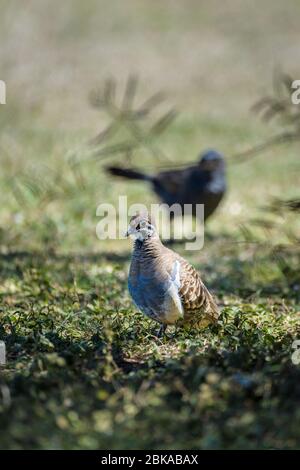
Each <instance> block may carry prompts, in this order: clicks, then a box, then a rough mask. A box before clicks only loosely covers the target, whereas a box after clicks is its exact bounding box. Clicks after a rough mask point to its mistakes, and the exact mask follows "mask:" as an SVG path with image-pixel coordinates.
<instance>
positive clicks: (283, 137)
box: [231, 71, 300, 163]
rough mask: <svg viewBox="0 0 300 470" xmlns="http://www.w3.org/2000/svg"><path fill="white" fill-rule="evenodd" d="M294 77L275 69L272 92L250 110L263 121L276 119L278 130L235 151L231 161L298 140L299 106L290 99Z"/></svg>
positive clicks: (236, 161) (299, 125) (241, 159)
mask: <svg viewBox="0 0 300 470" xmlns="http://www.w3.org/2000/svg"><path fill="white" fill-rule="evenodd" d="M293 82H294V79H293V78H292V77H291V76H290V75H288V74H286V73H282V72H281V71H275V73H274V77H273V87H272V89H273V93H272V94H271V95H267V96H263V97H262V98H260V99H259V100H257V101H256V102H255V103H254V105H253V106H252V108H251V109H252V111H253V112H254V113H256V114H258V115H259V116H261V118H262V120H263V121H264V122H270V121H272V120H274V119H276V118H277V119H278V122H279V125H280V128H281V130H280V132H278V133H277V134H275V135H274V136H273V137H271V138H270V139H268V140H266V141H265V142H262V143H261V144H258V145H255V146H253V147H251V148H249V149H247V150H246V151H244V152H240V153H237V154H236V155H234V156H233V157H232V159H231V161H233V162H235V163H238V162H243V161H245V160H247V159H248V158H250V157H253V156H254V155H256V154H258V153H261V152H263V151H264V150H267V149H268V148H270V147H274V146H276V145H280V144H284V143H289V142H294V141H298V140H300V106H299V105H295V104H294V103H293V101H292V93H293V86H292V85H293Z"/></svg>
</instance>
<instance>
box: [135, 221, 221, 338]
mask: <svg viewBox="0 0 300 470" xmlns="http://www.w3.org/2000/svg"><path fill="white" fill-rule="evenodd" d="M127 236H131V237H132V238H133V239H134V240H135V243H134V249H133V253H132V258H131V265H130V271H129V279H128V288H129V292H130V294H131V296H132V298H133V301H134V303H135V304H136V306H137V308H138V309H139V310H141V311H142V312H143V313H144V314H145V315H147V316H148V317H149V318H151V319H153V320H155V321H157V322H158V323H160V325H161V327H160V329H159V332H158V336H161V335H162V334H163V333H164V332H165V330H166V328H167V326H168V325H173V324H175V323H177V322H179V324H182V325H189V326H191V327H193V328H204V327H206V326H207V325H209V324H210V323H215V322H216V321H217V319H218V316H219V311H218V307H217V305H216V303H215V301H214V299H213V297H212V295H211V294H210V292H209V291H208V289H207V288H206V287H205V285H204V284H203V282H202V280H201V278H200V275H199V273H198V272H197V271H196V269H195V268H194V267H193V266H191V265H190V264H189V263H188V262H187V261H186V260H185V259H184V258H182V257H181V256H180V255H178V254H177V253H175V252H174V251H172V250H170V249H169V248H167V247H165V246H164V245H163V244H162V242H161V241H160V238H159V235H158V232H157V229H156V226H155V223H154V221H153V220H152V219H151V218H150V217H149V215H148V214H136V215H135V216H134V217H132V218H131V220H130V223H129V227H128V231H127Z"/></svg>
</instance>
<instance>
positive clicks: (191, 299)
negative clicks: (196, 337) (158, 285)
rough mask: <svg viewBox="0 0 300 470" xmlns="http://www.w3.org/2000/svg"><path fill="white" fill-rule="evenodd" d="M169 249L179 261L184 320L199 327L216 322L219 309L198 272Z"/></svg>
mask: <svg viewBox="0 0 300 470" xmlns="http://www.w3.org/2000/svg"><path fill="white" fill-rule="evenodd" d="M169 251H170V252H171V254H172V255H173V256H174V255H175V257H176V260H178V261H179V263H180V286H179V295H180V297H181V300H182V305H183V309H184V321H185V322H188V323H191V324H195V325H198V326H199V327H203V326H206V325H207V324H209V323H214V322H216V321H217V319H218V316H219V310H218V307H217V305H216V303H215V301H214V299H213V297H212V295H211V294H210V292H209V291H208V289H207V287H206V286H205V285H204V284H203V282H202V280H201V278H200V274H199V273H198V272H197V271H196V269H195V268H194V267H193V266H192V265H191V264H190V263H188V262H187V261H186V260H185V259H184V258H182V257H181V256H179V255H176V254H175V253H174V252H172V251H171V250H169Z"/></svg>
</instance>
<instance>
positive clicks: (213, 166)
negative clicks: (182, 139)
mask: <svg viewBox="0 0 300 470" xmlns="http://www.w3.org/2000/svg"><path fill="white" fill-rule="evenodd" d="M199 167H200V168H201V170H204V171H213V170H217V169H224V168H225V162H224V157H223V155H222V154H221V153H219V152H217V151H216V150H207V151H206V152H204V153H202V154H201V155H200V160H199Z"/></svg>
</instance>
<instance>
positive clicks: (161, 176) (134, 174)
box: [106, 150, 226, 220]
mask: <svg viewBox="0 0 300 470" xmlns="http://www.w3.org/2000/svg"><path fill="white" fill-rule="evenodd" d="M106 169H107V171H108V172H109V173H110V174H112V175H115V176H121V177H123V178H128V179H132V180H142V181H148V182H149V183H151V184H152V187H153V190H154V192H155V193H156V194H157V195H158V196H159V198H160V199H161V201H162V202H164V203H166V204H168V206H171V205H173V204H175V203H177V204H180V205H181V208H182V210H183V209H186V208H184V204H191V205H192V211H191V212H192V215H194V216H195V215H196V204H204V220H206V219H207V218H208V217H209V216H210V215H211V214H212V213H213V212H214V211H215V210H216V208H217V207H218V205H219V203H220V202H221V200H222V198H223V196H224V194H225V192H226V175H225V161H224V158H223V156H222V155H221V154H220V153H218V152H216V151H215V150H208V151H206V152H204V153H203V154H202V155H201V156H200V160H199V162H198V163H196V164H195V165H193V166H189V167H186V168H184V169H181V170H170V171H162V172H160V173H158V174H157V175H153V176H151V175H146V174H144V173H141V172H138V171H135V170H132V169H126V168H120V167H115V166H110V167H107V168H106ZM186 210H187V209H186Z"/></svg>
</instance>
